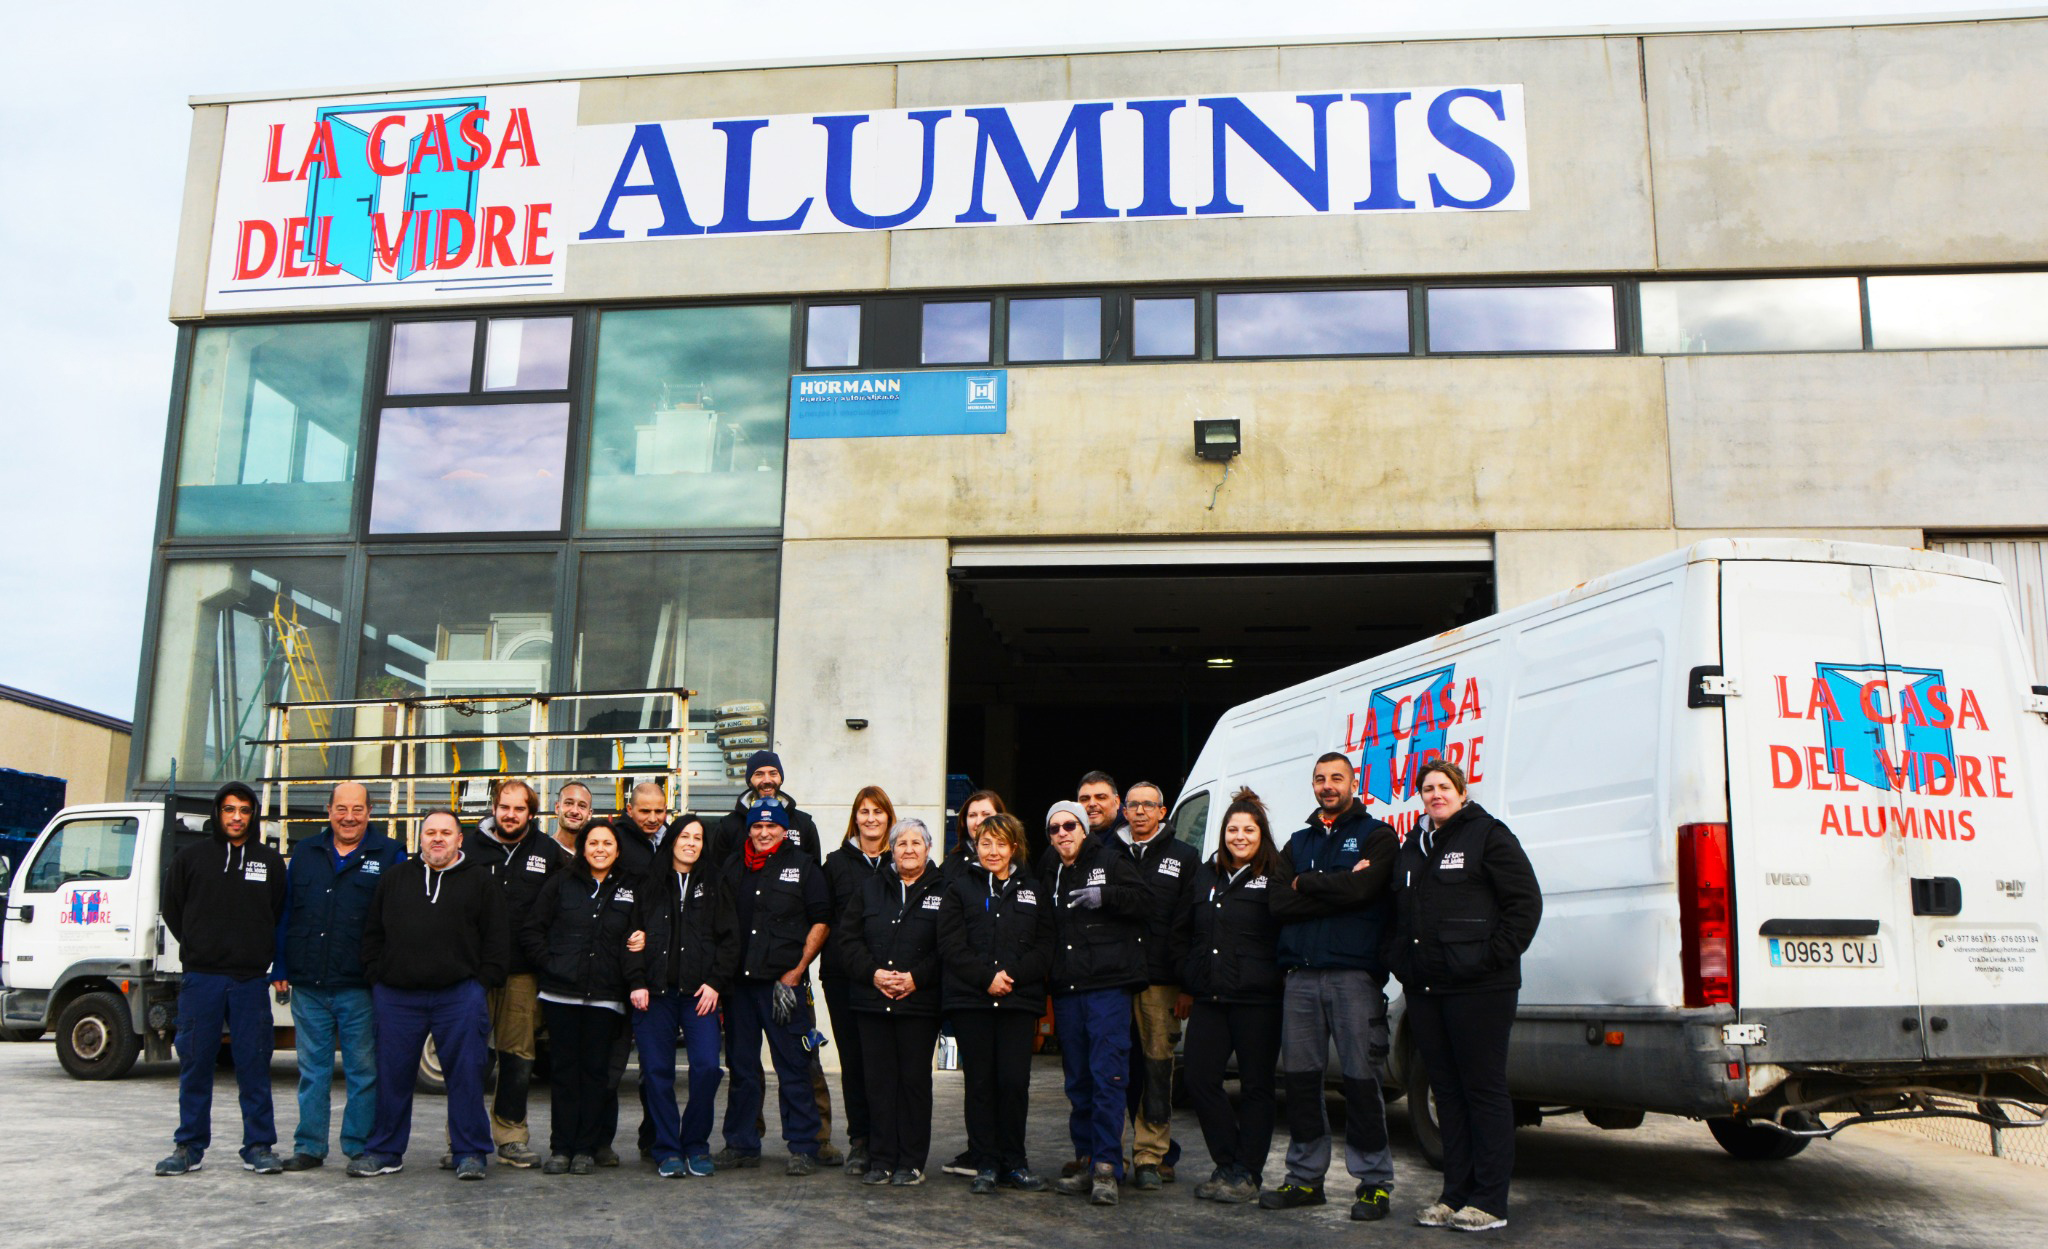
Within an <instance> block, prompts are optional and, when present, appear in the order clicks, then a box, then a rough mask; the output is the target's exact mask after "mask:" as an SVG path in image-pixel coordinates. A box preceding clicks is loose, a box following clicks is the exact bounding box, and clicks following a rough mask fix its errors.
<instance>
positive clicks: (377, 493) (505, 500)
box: [370, 403, 569, 533]
mask: <svg viewBox="0 0 2048 1249" xmlns="http://www.w3.org/2000/svg"><path fill="white" fill-rule="evenodd" d="M568 446H569V405H568V404H566V403H504V404H489V405H464V406H458V407H438V408H386V409H384V414H383V417H382V418H381V420H380V422H379V425H378V430H377V470H376V473H375V475H374V477H373V479H372V482H371V495H370V532H371V533H477V532H501V533H510V532H518V531H522V530H555V529H560V528H561V527H562V472H563V459H564V457H565V456H566V455H567V453H568Z"/></svg>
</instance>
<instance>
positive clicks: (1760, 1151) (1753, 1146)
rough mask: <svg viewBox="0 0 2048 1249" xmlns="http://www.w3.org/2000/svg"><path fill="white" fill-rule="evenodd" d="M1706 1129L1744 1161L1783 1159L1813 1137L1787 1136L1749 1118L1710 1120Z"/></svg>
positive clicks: (1731, 1154)
mask: <svg viewBox="0 0 2048 1249" xmlns="http://www.w3.org/2000/svg"><path fill="white" fill-rule="evenodd" d="M1707 1130H1708V1131H1709V1132H1712V1133H1713V1134H1714V1139H1715V1140H1716V1141H1718V1142H1720V1145H1721V1148H1723V1149H1725V1150H1727V1151H1728V1154H1729V1156H1730V1157H1733V1158H1740V1159H1742V1160H1743V1161H1744V1162H1783V1161H1784V1160H1785V1159H1787V1158H1790V1157H1791V1156H1793V1155H1794V1154H1796V1153H1798V1152H1799V1151H1800V1150H1802V1149H1805V1148H1806V1146H1807V1144H1808V1143H1809V1142H1810V1141H1811V1140H1812V1138H1811V1137H1806V1136H1787V1135H1786V1134H1785V1133H1783V1132H1777V1131H1773V1130H1772V1129H1770V1128H1766V1127H1758V1126H1757V1125H1756V1124H1754V1123H1752V1122H1750V1121H1749V1120H1748V1119H1709V1120H1707Z"/></svg>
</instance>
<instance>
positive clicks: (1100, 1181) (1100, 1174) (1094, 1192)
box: [1088, 1162, 1117, 1206]
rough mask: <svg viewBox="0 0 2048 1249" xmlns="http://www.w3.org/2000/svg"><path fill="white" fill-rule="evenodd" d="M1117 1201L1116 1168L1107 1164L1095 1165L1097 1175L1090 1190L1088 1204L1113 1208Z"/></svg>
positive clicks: (1099, 1163)
mask: <svg viewBox="0 0 2048 1249" xmlns="http://www.w3.org/2000/svg"><path fill="white" fill-rule="evenodd" d="M1116 1201H1117V1192H1116V1168H1115V1167H1113V1166H1111V1165H1110V1164H1108V1163H1107V1162H1098V1163H1096V1164H1095V1174H1094V1177H1093V1180H1092V1182H1091V1183H1090V1185H1089V1188H1088V1204H1089V1205H1091V1206H1113V1205H1115V1204H1116Z"/></svg>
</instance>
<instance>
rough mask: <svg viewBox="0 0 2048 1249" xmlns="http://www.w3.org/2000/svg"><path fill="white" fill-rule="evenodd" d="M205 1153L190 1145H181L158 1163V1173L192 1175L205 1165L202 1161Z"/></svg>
mask: <svg viewBox="0 0 2048 1249" xmlns="http://www.w3.org/2000/svg"><path fill="white" fill-rule="evenodd" d="M204 1156H205V1155H204V1154H202V1153H201V1152H200V1151H199V1150H196V1149H192V1148H190V1147H189V1146H185V1145H180V1146H178V1147H177V1148H176V1149H173V1150H172V1151H171V1156H170V1157H168V1158H166V1159H164V1160H163V1161H162V1162H159V1163H157V1164H156V1173H157V1174H158V1175H190V1174H191V1173H192V1172H194V1171H197V1170H198V1169H199V1168H200V1167H201V1166H203V1165H205V1164H204V1163H202V1162H201V1161H200V1159H201V1158H203V1157H204Z"/></svg>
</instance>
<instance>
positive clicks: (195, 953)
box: [156, 781, 285, 1175]
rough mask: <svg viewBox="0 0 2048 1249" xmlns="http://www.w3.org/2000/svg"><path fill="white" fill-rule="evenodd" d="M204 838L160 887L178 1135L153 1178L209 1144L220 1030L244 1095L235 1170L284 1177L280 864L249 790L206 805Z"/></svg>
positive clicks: (183, 1167)
mask: <svg viewBox="0 0 2048 1249" xmlns="http://www.w3.org/2000/svg"><path fill="white" fill-rule="evenodd" d="M206 831H207V832H208V833H210V834H212V836H210V837H209V838H208V839H207V840H205V841H203V842H200V843H199V844H197V845H194V846H189V847H187V848H186V849H185V850H183V851H180V852H179V854H178V856H177V857H176V858H175V859H172V860H171V867H170V871H169V873H168V874H167V876H166V878H165V880H164V892H163V916H164V926H165V927H167V928H169V929H170V930H171V936H173V937H175V938H177V941H178V957H179V960H180V962H181V963H182V964H183V966H184V978H183V981H182V983H181V984H180V985H179V987H178V1033H177V1047H178V1131H177V1135H176V1136H175V1137H173V1138H172V1143H173V1145H174V1146H175V1147H174V1148H173V1149H172V1150H171V1154H170V1156H169V1157H168V1158H165V1159H164V1160H163V1161H162V1162H159V1163H157V1164H156V1173H157V1174H158V1175H184V1174H186V1173H187V1172H191V1171H197V1170H198V1169H199V1167H200V1164H201V1160H202V1159H203V1158H204V1157H205V1156H206V1148H207V1146H208V1145H210V1144H212V1143H213V1067H214V1060H215V1059H216V1058H218V1057H219V1056H220V1034H221V1032H222V1030H223V1028H225V1030H226V1031H227V1034H228V1047H229V1050H230V1052H231V1053H232V1054H233V1056H234V1063H235V1084H236V1085H237V1086H238V1087H239V1088H240V1090H241V1095H242V1151H241V1152H242V1168H243V1170H246V1171H254V1172H256V1173H257V1174H258V1175H275V1174H277V1173H278V1172H279V1171H282V1170H283V1169H284V1164H283V1163H281V1162H279V1161H278V1158H277V1153H276V1152H275V1150H274V1149H273V1148H272V1147H273V1146H275V1145H276V1144H277V1124H276V1122H275V1120H274V1119H273V1118H272V1114H271V1104H270V1052H271V1035H272V1034H271V1021H270V1001H269V989H270V984H269V981H270V975H269V972H270V963H271V959H272V958H273V957H275V955H276V953H277V921H278V917H279V916H281V915H282V914H283V913H284V906H285V868H284V856H283V855H281V854H279V853H278V852H277V851H275V850H273V849H271V848H270V847H269V846H266V845H264V844H263V841H262V838H261V837H259V836H258V835H257V831H256V791H255V790H252V789H250V788H249V787H248V786H247V785H244V784H242V783H241V782H240V781H230V782H228V783H227V784H226V785H223V786H221V788H220V792H219V793H217V794H215V795H214V796H213V818H211V819H209V820H208V821H207V822H206Z"/></svg>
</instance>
